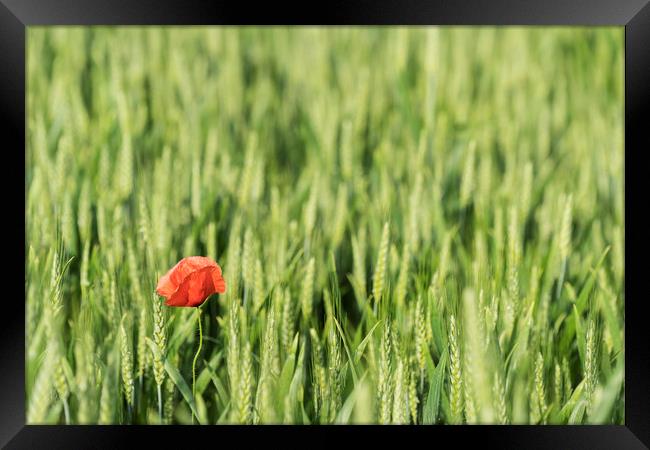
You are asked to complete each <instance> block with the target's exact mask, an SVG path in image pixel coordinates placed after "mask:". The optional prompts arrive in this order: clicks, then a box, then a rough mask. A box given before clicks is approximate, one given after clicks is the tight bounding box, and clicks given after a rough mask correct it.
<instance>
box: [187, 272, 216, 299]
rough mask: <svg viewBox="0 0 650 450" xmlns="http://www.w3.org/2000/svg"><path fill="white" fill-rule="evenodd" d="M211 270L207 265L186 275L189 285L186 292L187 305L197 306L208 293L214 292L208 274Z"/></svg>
mask: <svg viewBox="0 0 650 450" xmlns="http://www.w3.org/2000/svg"><path fill="white" fill-rule="evenodd" d="M211 270H212V269H211V268H210V267H207V268H205V269H201V270H199V271H197V272H194V273H193V274H192V275H190V276H189V277H187V284H188V286H189V288H188V292H187V299H188V306H198V305H200V304H201V303H203V302H204V301H205V300H206V299H207V298H208V297H209V296H210V295H212V294H214V285H213V283H212V277H211V276H210V271H211Z"/></svg>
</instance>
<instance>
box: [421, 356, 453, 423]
mask: <svg viewBox="0 0 650 450" xmlns="http://www.w3.org/2000/svg"><path fill="white" fill-rule="evenodd" d="M447 357H448V352H447V349H445V351H444V352H443V353H442V356H441V357H440V360H439V361H438V366H437V367H436V368H435V370H434V371H433V375H432V377H431V386H430V387H429V394H428V395H427V402H426V404H425V405H424V411H423V418H422V420H423V422H424V423H425V424H434V423H436V420H437V418H438V411H439V409H440V393H441V392H442V387H443V383H444V379H445V378H444V377H445V370H446V367H447Z"/></svg>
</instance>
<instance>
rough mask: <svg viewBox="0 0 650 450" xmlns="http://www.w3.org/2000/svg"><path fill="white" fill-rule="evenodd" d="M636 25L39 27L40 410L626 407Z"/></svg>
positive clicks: (144, 415) (537, 412)
mask: <svg viewBox="0 0 650 450" xmlns="http://www.w3.org/2000/svg"><path fill="white" fill-rule="evenodd" d="M623 33H624V31H623V28H622V27H617V28H577V27H571V28H568V27H558V28H549V27H544V28H539V27H501V28H494V27H471V28H463V27H433V28H419V27H402V28H391V27H366V28H362V27H351V28H341V27H326V28H325V27H323V28H303V27H297V28H282V27H270V28H258V27H241V28H231V27H223V28H216V27H182V28H176V27H165V28H159V27H119V28H113V27H92V28H87V27H86V28H78V27H48V28H42V27H30V28H29V29H28V34H27V61H28V66H27V69H28V70H27V93H28V95H27V116H28V117H27V119H28V130H27V143H28V144H27V153H26V173H25V189H26V199H27V200H26V202H27V203H26V233H27V239H26V249H25V250H26V280H25V281H26V297H27V298H26V301H27V305H26V307H27V317H26V326H27V328H26V329H27V350H28V351H27V361H26V364H27V366H26V367H27V370H26V377H27V380H26V386H27V393H26V394H27V402H28V413H27V415H28V417H27V419H28V422H30V423H44V422H45V423H191V422H192V421H194V422H198V423H233V422H235V423H269V422H270V423H278V422H284V423H330V422H336V423H348V422H364V423H368V422H370V423H408V422H411V423H465V422H467V423H619V424H621V423H624V417H623V412H624V407H623V392H624V382H623V378H624V377H623V375H624V374H623V367H624V359H623V353H624V352H623V349H624V345H623V324H624V315H623V314H624V290H623V286H624V285H623V280H624V264H623V260H624V254H623V249H624V222H623V213H624V197H623V189H624V184H623V156H624V153H623V80H624V72H623V37H624V34H623ZM197 254H200V255H207V256H210V257H212V258H214V259H215V260H216V261H218V262H219V264H221V266H222V267H223V269H224V277H225V278H226V280H227V282H228V291H227V293H226V294H225V295H222V296H219V297H215V298H214V299H210V300H209V301H208V302H207V303H206V305H205V307H204V313H203V314H202V316H201V320H202V321H203V322H202V323H203V330H204V336H205V340H204V342H203V349H202V352H201V355H200V358H199V364H198V372H197V374H198V378H197V383H196V391H197V394H196V396H192V394H191V384H192V383H191V363H192V358H193V356H194V352H195V351H196V348H197V346H198V342H197V339H198V336H197V333H196V320H197V319H196V311H193V310H189V309H173V308H167V307H161V304H162V300H161V299H160V298H159V297H157V296H155V295H154V294H153V290H154V287H155V284H156V282H157V280H158V277H159V276H160V275H162V274H163V273H164V272H166V271H167V269H169V268H170V267H172V266H173V265H174V264H175V263H176V262H177V261H178V260H179V259H180V258H182V257H184V256H189V255H197ZM193 415H194V416H196V417H195V418H194V419H192V416H193Z"/></svg>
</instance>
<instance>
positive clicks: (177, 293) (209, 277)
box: [156, 256, 226, 306]
mask: <svg viewBox="0 0 650 450" xmlns="http://www.w3.org/2000/svg"><path fill="white" fill-rule="evenodd" d="M156 292H157V293H158V295H161V296H163V297H165V298H166V299H167V301H166V302H165V304H166V305H167V306H199V305H201V304H202V303H203V302H204V301H205V300H206V299H207V298H208V297H209V296H211V295H212V294H214V293H215V292H216V293H219V294H223V293H224V292H226V280H224V279H223V277H222V276H221V267H219V264H217V263H216V262H214V261H212V260H211V259H210V258H206V257H205V256H188V257H187V258H183V259H181V260H180V261H179V262H178V264H176V265H175V266H174V267H172V268H171V269H170V270H169V272H167V273H166V274H165V275H163V276H162V277H161V278H160V280H159V281H158V286H157V287H156Z"/></svg>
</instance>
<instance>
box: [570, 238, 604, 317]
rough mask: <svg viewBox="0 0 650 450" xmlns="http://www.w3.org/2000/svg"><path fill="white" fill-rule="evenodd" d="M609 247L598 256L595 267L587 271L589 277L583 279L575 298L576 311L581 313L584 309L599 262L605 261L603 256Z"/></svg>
mask: <svg viewBox="0 0 650 450" xmlns="http://www.w3.org/2000/svg"><path fill="white" fill-rule="evenodd" d="M609 249H610V247H609V246H608V247H607V248H606V249H605V251H604V252H603V253H602V255H601V256H600V259H599V260H598V262H597V263H596V267H594V268H592V269H591V270H590V271H589V277H587V281H585V284H584V285H583V286H582V289H581V290H580V294H579V295H578V299H577V300H576V304H575V306H577V308H578V312H580V313H582V312H583V311H584V309H585V306H587V299H588V298H589V294H590V293H591V288H592V287H593V286H594V283H595V281H596V275H597V274H598V269H600V266H601V264H602V263H603V261H605V257H606V256H607V253H608V252H609Z"/></svg>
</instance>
